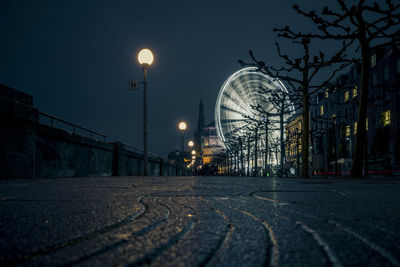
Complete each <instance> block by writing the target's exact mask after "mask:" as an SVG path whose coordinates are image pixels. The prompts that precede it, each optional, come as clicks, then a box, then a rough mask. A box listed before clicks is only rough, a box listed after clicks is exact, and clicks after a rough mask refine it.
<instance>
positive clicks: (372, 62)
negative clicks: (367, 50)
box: [371, 54, 376, 67]
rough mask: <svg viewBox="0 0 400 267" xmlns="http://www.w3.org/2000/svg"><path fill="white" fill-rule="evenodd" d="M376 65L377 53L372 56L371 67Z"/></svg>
mask: <svg viewBox="0 0 400 267" xmlns="http://www.w3.org/2000/svg"><path fill="white" fill-rule="evenodd" d="M375 65H376V54H373V55H372V56H371V67H374V66H375Z"/></svg>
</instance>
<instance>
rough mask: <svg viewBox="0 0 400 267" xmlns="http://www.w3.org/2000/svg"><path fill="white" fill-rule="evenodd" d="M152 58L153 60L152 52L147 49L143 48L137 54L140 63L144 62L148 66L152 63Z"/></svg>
mask: <svg viewBox="0 0 400 267" xmlns="http://www.w3.org/2000/svg"><path fill="white" fill-rule="evenodd" d="M153 60H154V56H153V53H152V52H151V51H150V50H149V49H147V48H144V49H142V50H140V52H139V54H138V61H139V63H140V64H141V65H144V64H146V65H148V66H150V65H151V63H153Z"/></svg>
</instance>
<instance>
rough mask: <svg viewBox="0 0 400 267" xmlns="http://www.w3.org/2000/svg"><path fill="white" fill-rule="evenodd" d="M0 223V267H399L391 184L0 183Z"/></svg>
mask: <svg viewBox="0 0 400 267" xmlns="http://www.w3.org/2000/svg"><path fill="white" fill-rule="evenodd" d="M0 214H1V221H0V265H1V266H4V265H15V264H23V265H29V266H31V265H36V266H43V265H52V266H53V265H86V266H99V265H100V266H115V265H129V266H136V265H153V266H166V265H167V266H183V265H189V266H200V265H209V266H216V265H222V266H400V182H399V180H397V181H396V180H389V179H381V180H371V179H369V180H364V181H363V180H343V179H342V180H314V179H312V180H311V179H307V180H304V179H292V178H290V179H288V178H283V179H274V178H226V177H149V178H145V177H108V178H74V179H43V180H7V181H0Z"/></svg>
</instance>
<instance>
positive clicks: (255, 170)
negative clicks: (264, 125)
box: [253, 127, 258, 176]
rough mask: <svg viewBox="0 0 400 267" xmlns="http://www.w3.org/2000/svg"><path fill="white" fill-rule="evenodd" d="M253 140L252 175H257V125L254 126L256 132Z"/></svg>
mask: <svg viewBox="0 0 400 267" xmlns="http://www.w3.org/2000/svg"><path fill="white" fill-rule="evenodd" d="M254 139H255V141H254V143H255V144H254V174H253V175H254V176H257V171H258V169H257V167H258V166H257V165H258V164H257V161H258V159H257V156H258V127H257V128H256V134H255V138H254Z"/></svg>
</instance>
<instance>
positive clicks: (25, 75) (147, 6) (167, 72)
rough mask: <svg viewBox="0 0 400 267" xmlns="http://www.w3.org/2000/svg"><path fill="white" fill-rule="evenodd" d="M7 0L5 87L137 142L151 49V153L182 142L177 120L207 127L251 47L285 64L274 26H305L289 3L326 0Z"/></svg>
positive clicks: (2, 11) (1, 56)
mask: <svg viewBox="0 0 400 267" xmlns="http://www.w3.org/2000/svg"><path fill="white" fill-rule="evenodd" d="M304 2H305V1H293V0H279V1H267V0H264V1H254V0H244V1H219V0H214V1H189V0H188V1H100V0H98V1H15V0H11V1H7V0H2V1H1V2H0V34H1V42H0V83H3V84H6V85H8V86H10V87H13V88H15V89H17V90H21V91H23V92H26V93H28V94H31V95H33V97H34V105H35V106H36V107H37V108H38V109H39V110H40V111H43V112H46V113H50V114H53V115H55V116H58V117H60V118H63V119H65V120H67V121H70V122H73V123H76V124H79V125H82V126H85V127H87V128H90V129H93V130H95V131H99V132H101V133H104V134H106V135H109V136H111V137H112V139H113V140H120V141H122V142H125V143H129V144H132V145H134V146H137V147H139V148H142V146H143V138H142V132H143V122H142V117H143V106H142V101H143V95H142V94H143V92H142V90H137V91H129V90H128V87H129V80H131V79H137V78H139V79H142V75H143V74H142V70H141V68H140V66H139V64H138V62H137V59H136V56H137V53H138V52H139V50H140V49H141V48H145V47H146V48H150V49H151V50H152V51H153V52H154V54H155V62H154V64H153V65H152V66H151V67H150V68H149V76H148V79H149V85H148V112H149V151H151V152H154V153H157V154H160V155H162V156H166V155H167V153H168V152H169V151H172V150H174V149H176V148H177V147H178V146H180V136H179V132H178V130H177V123H178V121H179V120H186V121H187V122H188V125H189V129H188V134H187V138H189V136H192V135H193V132H194V130H195V127H196V124H197V117H198V104H199V101H200V96H201V95H202V97H203V102H204V105H205V116H206V123H209V122H211V121H212V119H213V112H214V105H215V101H216V97H217V94H218V91H219V89H220V87H221V86H222V84H223V82H224V81H225V79H226V78H228V76H229V75H231V74H232V73H233V72H235V71H236V70H238V69H240V65H239V64H238V63H237V61H238V59H247V58H248V50H249V49H252V50H254V51H255V53H256V54H257V56H258V57H259V58H260V59H263V60H265V61H266V62H267V63H270V64H273V65H279V64H280V62H281V61H279V58H278V56H277V55H276V49H275V46H274V42H276V41H278V39H277V37H276V34H275V33H274V32H273V28H274V27H281V26H285V25H291V26H293V27H294V28H296V27H302V28H307V27H308V26H309V25H310V24H309V23H308V21H307V20H305V19H304V18H302V17H299V16H298V15H297V14H296V12H295V11H294V10H292V8H291V7H292V5H293V4H294V3H298V4H300V6H301V7H304V8H306V9H310V8H312V7H316V6H320V5H321V4H320V2H322V1H316V0H313V1H307V3H304Z"/></svg>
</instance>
